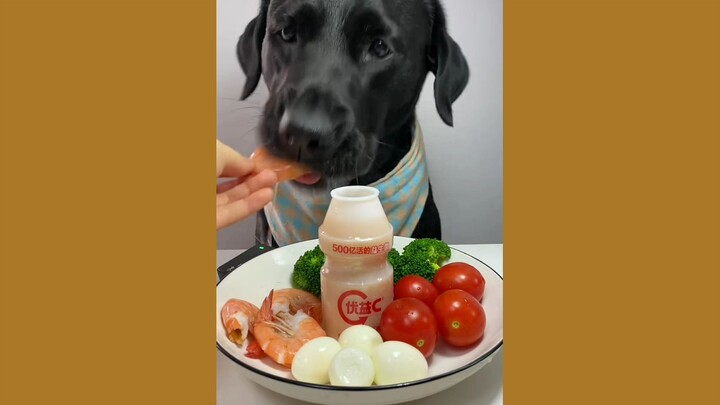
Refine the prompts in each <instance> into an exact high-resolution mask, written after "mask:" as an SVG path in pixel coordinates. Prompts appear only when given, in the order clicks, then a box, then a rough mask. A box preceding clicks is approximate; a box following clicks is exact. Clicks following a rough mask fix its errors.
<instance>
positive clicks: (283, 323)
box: [253, 290, 326, 368]
mask: <svg viewBox="0 0 720 405" xmlns="http://www.w3.org/2000/svg"><path fill="white" fill-rule="evenodd" d="M285 294H287V293H283V295H282V297H280V298H278V299H277V300H276V299H275V298H274V297H273V291H272V290H271V291H270V294H269V295H268V296H267V298H265V300H264V301H263V303H262V306H261V307H260V312H259V313H258V315H257V318H256V320H255V327H254V328H253V336H255V339H256V340H257V342H258V344H260V348H262V350H263V351H264V352H265V354H267V355H268V356H269V357H270V358H271V359H273V360H274V361H275V362H276V363H278V364H282V365H283V366H285V367H288V368H290V366H291V365H292V362H293V359H294V358H295V354H296V353H297V351H298V350H300V347H302V345H304V344H305V343H307V342H309V341H310V340H312V339H315V338H317V337H321V336H326V334H325V331H324V330H323V328H322V327H321V326H320V324H319V323H318V321H316V320H315V319H314V318H312V317H310V316H308V314H306V313H305V312H304V310H303V309H298V310H297V312H294V313H293V312H292V310H291V308H292V302H294V301H295V300H296V298H297V297H296V296H294V295H285ZM286 299H289V300H290V303H291V304H290V305H289V306H288V305H287V304H282V303H281V301H284V300H286ZM288 308H290V309H288Z"/></svg>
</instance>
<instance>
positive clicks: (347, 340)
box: [338, 325, 383, 356]
mask: <svg viewBox="0 0 720 405" xmlns="http://www.w3.org/2000/svg"><path fill="white" fill-rule="evenodd" d="M338 342H340V346H342V347H343V348H347V347H354V348H356V349H360V350H362V351H364V352H365V353H367V354H368V356H372V354H373V352H374V351H375V348H376V347H377V346H378V345H379V344H380V343H382V342H383V340H382V337H381V336H380V333H379V332H378V331H377V330H375V328H372V327H370V326H367V325H353V326H351V327H349V328H347V329H345V330H344V331H342V333H341V334H340V337H338Z"/></svg>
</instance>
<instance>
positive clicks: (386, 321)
mask: <svg viewBox="0 0 720 405" xmlns="http://www.w3.org/2000/svg"><path fill="white" fill-rule="evenodd" d="M378 332H380V336H382V339H383V341H385V342H387V341H389V340H397V341H401V342H405V343H407V344H409V345H411V346H413V347H414V348H416V349H417V350H419V351H420V352H421V353H422V354H423V356H425V357H430V355H431V354H432V352H433V351H434V350H435V344H436V343H437V337H438V327H437V321H436V320H435V314H433V311H432V309H431V308H430V307H429V306H427V305H426V304H425V303H424V302H422V301H420V300H419V299H417V298H400V299H397V300H395V301H393V302H391V303H390V305H388V306H387V308H385V310H383V313H382V315H381V317H380V326H379V327H378Z"/></svg>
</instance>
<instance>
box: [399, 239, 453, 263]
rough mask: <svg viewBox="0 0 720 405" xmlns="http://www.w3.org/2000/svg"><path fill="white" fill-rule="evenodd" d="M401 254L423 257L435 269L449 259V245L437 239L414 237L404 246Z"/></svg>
mask: <svg viewBox="0 0 720 405" xmlns="http://www.w3.org/2000/svg"><path fill="white" fill-rule="evenodd" d="M402 255H403V256H409V257H417V258H422V259H425V260H427V261H428V262H429V263H430V264H431V265H432V267H433V269H435V270H437V269H439V268H440V266H442V265H443V263H445V262H446V261H447V260H448V259H450V246H448V245H447V243H445V242H443V241H441V240H437V239H432V238H423V239H415V240H413V241H412V242H410V243H409V244H408V245H407V246H405V249H403V254H402Z"/></svg>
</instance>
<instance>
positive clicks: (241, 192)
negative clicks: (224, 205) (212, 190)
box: [223, 170, 277, 201]
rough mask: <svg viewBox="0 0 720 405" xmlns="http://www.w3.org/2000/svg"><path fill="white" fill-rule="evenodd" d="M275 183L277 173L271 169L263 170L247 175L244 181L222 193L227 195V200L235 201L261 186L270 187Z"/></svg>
mask: <svg viewBox="0 0 720 405" xmlns="http://www.w3.org/2000/svg"><path fill="white" fill-rule="evenodd" d="M275 183H277V175H276V174H275V173H274V172H273V171H270V170H263V171H262V172H260V173H258V174H256V175H254V176H250V177H248V178H247V179H246V180H245V181H242V182H240V183H239V184H238V185H237V186H235V187H233V188H231V189H229V190H228V191H226V192H224V193H223V194H224V195H226V196H227V198H228V200H229V201H236V200H239V199H241V198H245V197H247V196H248V195H250V194H252V193H253V192H255V191H257V190H260V189H261V188H266V187H272V186H273V185H274V184H275Z"/></svg>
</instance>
